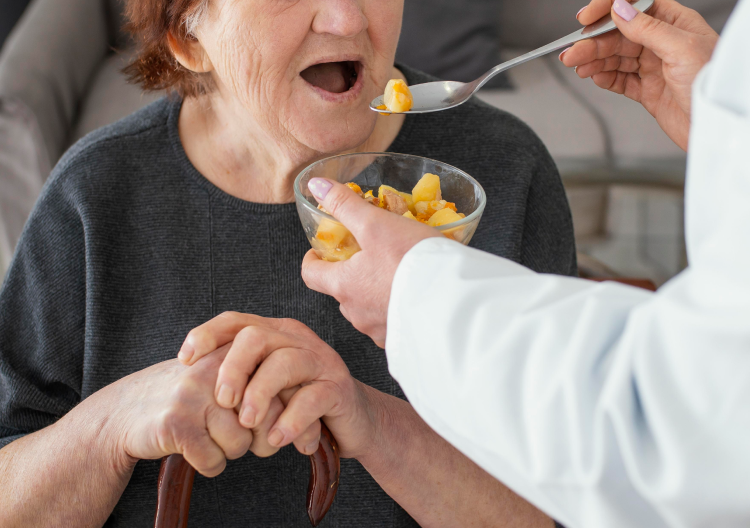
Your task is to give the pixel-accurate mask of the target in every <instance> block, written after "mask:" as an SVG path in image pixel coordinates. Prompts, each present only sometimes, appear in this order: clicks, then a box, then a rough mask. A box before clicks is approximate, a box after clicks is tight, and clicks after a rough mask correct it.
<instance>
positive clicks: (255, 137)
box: [170, 0, 403, 202]
mask: <svg viewBox="0 0 750 528" xmlns="http://www.w3.org/2000/svg"><path fill="white" fill-rule="evenodd" d="M402 11H403V0H377V1H376V0H274V1H271V2H269V1H267V0H247V1H244V0H243V1H240V0H212V1H211V2H210V3H209V8H208V10H207V12H206V15H205V17H204V18H203V19H202V21H201V22H200V24H199V25H198V28H197V29H196V30H195V34H196V38H197V40H195V41H187V42H178V41H176V40H175V39H171V40H170V42H171V44H172V49H173V51H174V52H175V55H176V57H177V59H178V60H179V61H180V62H181V63H182V64H183V65H184V66H185V67H187V68H188V69H191V70H193V71H196V72H201V73H207V74H209V75H210V76H211V78H212V79H213V81H214V84H215V89H214V90H213V91H212V92H211V93H209V94H208V95H207V96H204V97H200V98H197V99H195V98H194V99H188V100H187V101H185V105H183V110H182V112H181V115H180V137H181V138H182V140H183V144H184V146H185V150H186V152H187V154H188V157H189V158H190V160H191V161H192V162H193V164H194V165H195V166H196V168H198V170H199V171H200V172H201V173H202V174H204V175H205V176H206V177H207V178H208V179H209V180H211V181H212V182H213V183H215V184H216V185H218V186H219V187H220V188H222V189H224V190H225V191H227V192H229V193H230V194H234V195H235V196H238V197H240V198H244V199H247V200H251V201H263V202H284V201H292V200H293V195H292V194H291V190H292V188H291V183H292V181H293V176H294V175H296V174H297V173H298V172H299V169H301V168H302V167H304V166H305V165H307V164H309V163H310V162H311V161H312V160H315V159H319V158H321V157H323V156H325V155H331V154H336V153H342V152H347V151H352V150H364V149H370V150H385V149H386V148H387V147H388V145H389V144H390V141H392V139H393V138H394V137H395V135H396V134H397V133H398V130H399V129H400V123H402V122H403V118H402V116H397V117H396V118H394V119H392V120H388V119H381V120H380V121H378V118H379V116H378V114H377V113H375V112H372V111H370V110H369V103H370V101H371V100H372V99H373V98H375V97H376V96H377V95H379V94H382V92H383V89H384V87H385V85H386V84H387V82H388V80H389V79H390V78H392V77H393V76H395V75H399V74H398V72H397V70H395V69H394V68H393V62H394V57H395V52H396V46H397V43H398V36H399V33H400V28H401V16H402ZM345 60H358V61H359V62H360V63H361V70H360V71H359V75H358V77H359V81H358V82H361V83H362V86H361V88H358V89H357V90H354V89H352V90H350V91H348V92H345V93H340V94H336V95H335V97H334V96H333V94H331V93H330V92H325V93H323V92H322V91H321V90H319V89H316V88H314V87H313V86H312V85H311V84H309V83H308V82H306V81H305V79H304V78H303V77H302V76H301V75H300V73H301V72H302V71H304V70H306V69H307V68H308V67H309V66H311V65H314V64H318V63H321V62H330V61H345ZM313 77H314V76H313ZM378 123H381V124H380V125H378ZM376 125H378V126H376ZM378 127H379V128H378ZM381 129H382V130H381ZM264 190H265V191H266V192H263V191H264Z"/></svg>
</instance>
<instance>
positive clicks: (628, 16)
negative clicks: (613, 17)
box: [612, 0, 638, 22]
mask: <svg viewBox="0 0 750 528" xmlns="http://www.w3.org/2000/svg"><path fill="white" fill-rule="evenodd" d="M612 7H613V9H614V10H615V13H617V14H618V15H619V16H620V18H622V19H623V20H625V22H630V21H631V20H633V19H634V18H635V15H637V14H638V11H636V10H635V8H634V7H633V6H632V5H630V4H629V3H628V2H627V1H626V0H616V1H615V5H614V6H612Z"/></svg>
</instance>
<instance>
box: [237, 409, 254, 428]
mask: <svg viewBox="0 0 750 528" xmlns="http://www.w3.org/2000/svg"><path fill="white" fill-rule="evenodd" d="M254 422H255V409H253V408H252V407H250V406H249V405H246V406H245V408H244V409H242V414H241V415H240V423H241V424H242V425H244V426H245V427H247V428H250V427H252V426H253V424H254Z"/></svg>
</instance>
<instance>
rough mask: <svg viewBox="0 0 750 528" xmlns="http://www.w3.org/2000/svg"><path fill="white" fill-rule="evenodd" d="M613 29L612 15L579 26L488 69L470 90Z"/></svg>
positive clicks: (647, 0) (647, 2) (647, 3)
mask: <svg viewBox="0 0 750 528" xmlns="http://www.w3.org/2000/svg"><path fill="white" fill-rule="evenodd" d="M652 5H654V0H639V1H638V2H635V3H634V4H633V7H635V8H636V9H638V10H639V11H641V12H645V11H648V10H649V9H650V8H651V6H652ZM614 29H617V26H616V25H615V23H614V21H613V20H612V16H611V15H606V16H604V17H602V18H600V19H599V20H597V21H596V22H594V23H593V24H590V25H588V26H586V27H584V28H581V29H579V30H578V31H574V32H573V33H571V34H570V35H568V36H567V37H563V38H561V39H558V40H556V41H554V42H551V43H549V44H547V45H546V46H542V47H541V48H538V49H535V50H534V51H530V52H528V53H526V54H524V55H521V56H520V57H516V58H515V59H511V60H509V61H507V62H504V63H502V64H500V65H499V66H495V67H494V68H492V69H491V70H490V71H488V72H487V73H485V74H484V75H482V76H481V77H480V78H479V79H477V80H476V81H474V82H473V83H471V84H472V85H474V86H473V90H472V91H476V90H478V89H479V88H481V87H482V86H484V85H485V84H486V83H487V81H489V80H490V79H492V78H493V77H494V76H495V75H497V74H498V73H500V72H504V71H505V70H509V69H510V68H513V67H514V66H518V65H519V64H523V63H524V62H529V61H530V60H533V59H536V58H538V57H541V56H543V55H547V54H548V53H552V52H553V51H557V50H560V49H563V48H567V47H568V46H572V45H573V44H575V43H576V42H578V41H581V40H586V39H590V38H594V37H598V36H599V35H603V34H604V33H608V32H610V31H612V30H614Z"/></svg>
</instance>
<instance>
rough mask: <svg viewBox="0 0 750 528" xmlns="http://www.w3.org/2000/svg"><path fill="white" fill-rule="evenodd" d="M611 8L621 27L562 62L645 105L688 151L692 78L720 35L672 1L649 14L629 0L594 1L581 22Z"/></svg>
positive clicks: (575, 49) (659, 1)
mask: <svg viewBox="0 0 750 528" xmlns="http://www.w3.org/2000/svg"><path fill="white" fill-rule="evenodd" d="M610 9H611V10H612V18H613V20H614V21H615V24H617V27H618V28H619V30H620V31H613V32H610V33H607V34H605V35H602V36H600V37H597V38H595V39H591V40H584V41H581V42H578V43H576V44H575V46H573V47H572V48H570V49H568V50H566V51H564V52H563V53H562V54H561V55H560V60H562V62H563V64H565V65H566V66H576V67H577V68H576V72H577V73H578V76H579V77H581V78H586V77H591V78H592V80H593V81H594V82H595V83H596V85H597V86H599V87H601V88H604V89H606V90H610V91H612V92H615V93H618V94H623V95H625V96H626V97H628V98H630V99H633V100H634V101H637V102H639V103H641V104H642V105H643V106H644V108H646V110H648V111H649V113H651V115H653V116H654V117H655V118H656V121H657V122H658V123H659V126H660V127H661V128H662V130H664V132H666V133H667V135H668V136H669V137H670V138H671V139H672V141H674V142H675V143H677V145H678V146H679V147H680V148H682V149H683V150H687V145H688V136H689V132H690V99H691V89H692V85H693V81H694V80H695V77H696V75H697V74H698V72H699V71H700V69H701V68H703V66H704V65H705V64H706V63H707V62H708V61H709V59H710V58H711V54H712V53H713V50H714V47H715V46H716V43H717V41H718V39H719V36H718V34H717V33H716V32H715V31H714V30H713V29H711V27H710V26H709V25H708V24H707V23H706V21H705V20H704V19H703V18H702V17H701V16H700V15H699V14H698V13H697V12H695V11H693V10H692V9H688V8H686V7H684V6H682V5H680V4H678V3H677V2H675V1H674V0H656V2H655V3H654V7H653V8H651V10H650V11H649V14H648V15H646V14H644V13H640V12H638V11H637V10H636V9H634V8H633V7H632V6H631V5H630V4H629V3H627V1H626V0H614V3H613V2H612V0H592V1H591V3H590V4H589V5H588V6H586V7H585V8H584V9H583V10H581V12H580V13H579V14H578V20H579V21H580V22H581V23H582V24H591V23H593V22H595V21H596V20H598V19H599V18H601V17H603V16H604V15H606V14H607V13H608V12H609V11H610Z"/></svg>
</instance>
